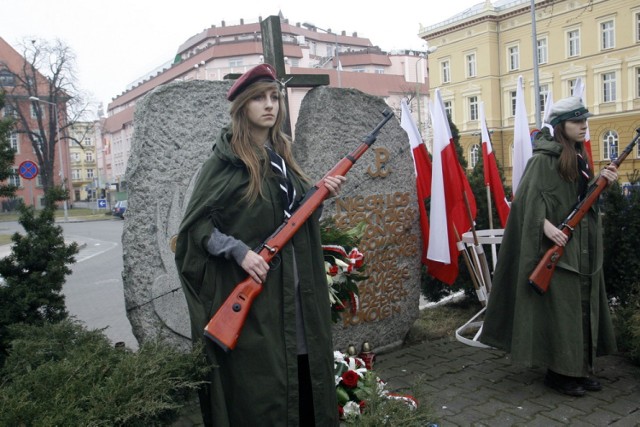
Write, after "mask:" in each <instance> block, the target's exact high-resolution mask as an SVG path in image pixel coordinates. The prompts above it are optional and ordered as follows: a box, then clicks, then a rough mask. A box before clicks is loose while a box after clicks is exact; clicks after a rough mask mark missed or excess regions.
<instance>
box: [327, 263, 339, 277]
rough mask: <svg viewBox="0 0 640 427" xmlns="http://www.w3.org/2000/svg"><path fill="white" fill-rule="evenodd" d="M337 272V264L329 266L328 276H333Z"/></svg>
mask: <svg viewBox="0 0 640 427" xmlns="http://www.w3.org/2000/svg"><path fill="white" fill-rule="evenodd" d="M337 274H338V266H337V265H332V266H331V267H330V268H329V275H330V276H335V275H337Z"/></svg>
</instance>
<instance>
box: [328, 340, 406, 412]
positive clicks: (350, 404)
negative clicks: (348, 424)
mask: <svg viewBox="0 0 640 427" xmlns="http://www.w3.org/2000/svg"><path fill="white" fill-rule="evenodd" d="M333 358H334V361H333V368H334V375H335V383H336V394H337V397H338V414H339V416H340V419H342V420H346V421H350V420H351V421H352V420H355V419H356V418H358V417H359V416H360V414H361V413H362V412H363V411H364V409H365V407H366V405H367V400H369V399H371V398H372V397H373V396H374V395H378V396H380V397H383V398H385V399H389V400H399V401H402V402H404V403H406V404H407V405H409V408H410V409H417V408H418V402H417V401H416V399H415V398H413V397H412V396H409V395H402V394H397V393H391V392H389V391H387V390H386V383H385V382H384V381H382V380H381V379H380V378H378V377H377V376H376V375H375V373H374V372H373V371H371V370H369V369H367V367H366V364H365V362H364V360H363V359H361V358H359V357H356V356H350V355H348V354H345V353H343V352H341V351H334V352H333Z"/></svg>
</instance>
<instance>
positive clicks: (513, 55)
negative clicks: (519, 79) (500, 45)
mask: <svg viewBox="0 0 640 427" xmlns="http://www.w3.org/2000/svg"><path fill="white" fill-rule="evenodd" d="M507 69H508V70H509V71H517V70H519V69H520V46H519V45H512V46H507Z"/></svg>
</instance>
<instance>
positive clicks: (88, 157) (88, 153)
mask: <svg viewBox="0 0 640 427" xmlns="http://www.w3.org/2000/svg"><path fill="white" fill-rule="evenodd" d="M84 161H85V162H93V152H92V151H85V153H84Z"/></svg>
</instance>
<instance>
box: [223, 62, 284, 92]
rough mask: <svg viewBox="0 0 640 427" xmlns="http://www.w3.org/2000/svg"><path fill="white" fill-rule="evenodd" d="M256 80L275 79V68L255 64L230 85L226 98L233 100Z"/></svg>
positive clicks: (271, 80)
mask: <svg viewBox="0 0 640 427" xmlns="http://www.w3.org/2000/svg"><path fill="white" fill-rule="evenodd" d="M257 81H269V82H274V81H276V70H275V68H273V67H272V66H271V65H269V64H260V65H256V66H255V67H253V68H252V69H250V70H249V71H247V72H246V73H244V74H243V75H241V76H240V78H239V79H238V80H236V82H235V83H234V84H233V86H231V89H229V92H227V99H228V100H229V101H233V100H234V99H236V97H237V96H238V95H239V94H240V93H241V92H242V91H243V90H245V89H246V88H248V87H249V85H251V84H253V83H255V82H257Z"/></svg>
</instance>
